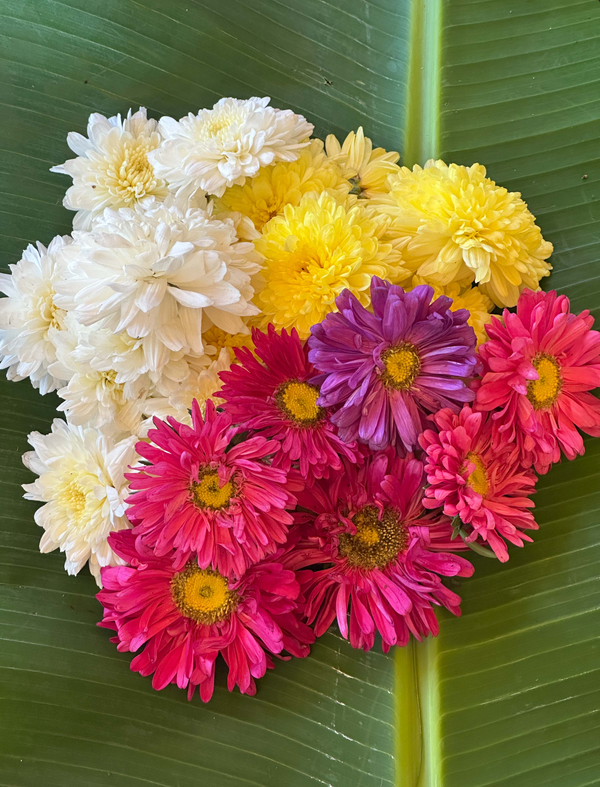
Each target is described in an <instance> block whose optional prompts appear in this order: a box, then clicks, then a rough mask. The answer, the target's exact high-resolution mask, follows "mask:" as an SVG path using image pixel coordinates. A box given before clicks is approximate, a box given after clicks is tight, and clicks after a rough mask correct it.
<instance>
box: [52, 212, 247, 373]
mask: <svg viewBox="0 0 600 787" xmlns="http://www.w3.org/2000/svg"><path fill="white" fill-rule="evenodd" d="M62 259H63V262H64V266H65V270H64V272H63V281H61V282H60V284H58V285H57V291H58V293H59V294H58V295H57V303H58V304H59V305H61V306H62V307H63V308H65V309H68V310H72V311H74V313H75V316H76V318H77V320H78V321H79V322H80V323H82V324H83V325H95V324H97V323H100V325H99V327H102V328H107V329H109V330H111V331H113V332H115V333H120V332H121V331H126V332H127V333H128V334H129V336H131V337H132V338H135V339H141V340H142V347H143V351H144V357H145V360H146V365H147V368H148V371H149V372H151V373H161V372H162V370H163V369H164V367H165V366H166V365H167V364H168V363H169V361H170V360H171V358H172V355H171V354H172V353H179V352H182V353H184V354H185V355H196V356H202V355H203V353H204V348H203V343H202V319H203V315H204V316H205V317H206V318H208V319H209V320H210V321H212V322H213V323H214V324H215V325H217V326H218V327H220V328H222V329H223V330H225V331H227V332H229V333H237V332H239V331H242V330H244V323H243V321H242V319H241V318H242V317H244V316H250V315H254V314H257V313H258V309H257V307H256V306H254V305H253V304H252V303H251V299H252V297H253V295H254V289H253V287H252V283H251V277H252V276H253V275H254V274H256V273H257V272H258V271H259V270H260V263H259V261H258V256H257V255H256V252H255V250H254V246H253V244H252V243H248V242H239V240H238V237H237V234H236V231H235V226H234V224H233V222H232V221H230V220H226V221H220V220H218V219H215V218H212V216H211V214H210V211H205V210H201V209H199V208H192V209H189V210H186V211H184V210H182V208H181V207H180V206H179V204H177V202H176V201H175V200H173V199H172V198H169V199H168V200H166V201H165V202H164V203H157V202H155V201H154V200H150V201H146V202H145V203H143V204H142V203H140V204H138V205H136V206H135V208H134V209H127V208H121V209H120V210H118V211H112V210H108V209H107V210H106V211H105V212H104V214H103V216H102V218H99V219H98V220H97V221H96V222H95V224H94V227H93V229H92V231H91V232H75V233H74V243H73V244H72V245H71V246H70V247H69V248H68V249H65V253H64V255H63V258H62Z"/></svg>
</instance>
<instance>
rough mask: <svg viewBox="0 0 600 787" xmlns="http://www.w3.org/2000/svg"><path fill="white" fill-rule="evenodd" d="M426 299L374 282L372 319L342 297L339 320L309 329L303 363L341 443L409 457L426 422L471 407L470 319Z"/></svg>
mask: <svg viewBox="0 0 600 787" xmlns="http://www.w3.org/2000/svg"><path fill="white" fill-rule="evenodd" d="M433 294H434V293H433V289H432V288H431V287H428V286H420V287H415V289H414V290H412V291H411V292H405V291H404V290H403V289H402V288H401V287H397V286H394V285H390V284H389V282H385V281H382V280H381V279H378V278H376V277H374V278H373V280H372V282H371V300H372V305H373V311H372V312H370V311H367V309H365V308H364V307H363V306H362V305H361V304H360V303H359V301H358V300H357V299H356V298H355V297H354V296H353V295H352V294H351V293H350V292H348V291H345V292H343V293H342V295H340V296H339V298H338V299H337V301H336V304H337V308H338V310H339V311H338V313H334V314H330V315H328V316H327V317H326V318H325V320H323V322H322V323H319V324H318V325H315V326H314V327H313V329H312V335H311V337H310V339H309V341H308V344H309V347H310V352H309V356H308V357H309V359H310V360H311V361H312V363H313V364H314V366H315V368H316V369H317V370H318V372H319V373H320V374H319V375H318V376H317V377H315V379H314V381H313V382H314V384H316V385H319V386H320V397H319V400H318V404H319V405H321V406H323V407H337V408H339V409H337V411H336V412H335V413H334V415H333V416H332V419H331V420H332V422H333V423H334V424H335V425H336V426H337V427H338V430H339V434H340V437H341V438H342V439H343V440H346V441H351V440H356V439H358V440H360V441H361V442H364V443H367V444H368V445H369V447H370V448H371V449H372V450H379V449H382V448H385V447H386V446H388V445H390V444H392V445H396V446H397V447H398V448H399V449H402V448H403V447H404V448H406V449H408V450H411V449H412V448H413V447H415V446H416V445H417V439H418V436H419V434H420V433H421V432H422V431H423V429H424V428H425V424H426V420H425V419H426V416H427V415H429V414H430V413H434V412H437V410H439V409H440V408H442V407H450V408H452V409H453V410H455V411H456V410H458V409H459V407H460V406H461V405H462V403H464V402H470V401H471V400H472V399H473V397H474V392H473V391H472V390H470V389H469V388H468V387H467V385H466V384H465V378H468V377H470V376H471V375H472V373H473V370H474V367H475V364H476V358H475V333H474V332H473V329H472V328H471V327H470V326H469V325H468V322H467V321H468V319H469V313H468V312H467V311H465V310H458V311H452V310H451V308H450V307H451V303H452V302H451V299H450V298H447V297H444V296H442V297H440V298H436V299H435V300H433V302H432V297H433Z"/></svg>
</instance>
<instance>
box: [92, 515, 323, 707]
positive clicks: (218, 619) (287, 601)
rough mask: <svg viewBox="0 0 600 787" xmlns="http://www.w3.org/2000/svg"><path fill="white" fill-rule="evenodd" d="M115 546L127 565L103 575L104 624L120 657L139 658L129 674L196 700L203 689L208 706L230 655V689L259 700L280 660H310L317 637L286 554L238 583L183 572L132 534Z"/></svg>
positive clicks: (191, 568) (117, 538)
mask: <svg viewBox="0 0 600 787" xmlns="http://www.w3.org/2000/svg"><path fill="white" fill-rule="evenodd" d="M110 543H111V546H112V548H113V549H114V551H115V552H116V553H117V554H118V555H119V557H120V558H121V559H122V561H123V562H124V563H126V565H124V566H119V567H118V568H114V569H103V572H102V581H103V585H104V589H103V590H102V591H101V592H100V593H98V600H99V601H100V603H101V604H102V606H103V608H104V616H103V620H102V622H101V623H100V624H99V625H100V626H102V627H104V628H107V629H111V630H113V631H116V636H115V637H114V638H113V642H115V643H117V646H118V649H119V650H120V651H121V652H132V653H137V655H136V656H135V658H134V659H133V661H132V662H131V669H132V670H133V671H134V672H139V673H140V674H141V675H145V676H146V675H152V676H153V678H152V685H153V687H154V688H155V689H157V690H160V689H164V688H165V687H166V686H168V685H169V684H171V683H173V684H175V685H177V686H178V687H179V688H181V689H187V691H188V699H191V698H192V697H193V695H194V693H195V691H196V689H199V693H200V697H201V698H202V700H203V701H204V702H208V700H209V699H210V698H211V697H212V694H213V690H214V679H215V661H216V659H217V657H218V656H219V655H222V656H223V658H224V660H225V662H226V664H227V667H228V680H227V688H228V689H229V691H233V689H234V688H235V687H236V686H238V688H239V689H240V691H241V692H242V694H255V693H256V682H255V679H256V678H261V677H262V676H263V675H264V674H265V672H266V671H267V669H268V668H272V667H273V666H274V665H273V659H272V656H273V655H277V656H279V657H280V658H289V657H290V656H297V657H299V658H302V657H304V656H307V655H308V653H309V650H310V644H311V643H312V642H313V640H314V635H313V633H312V631H311V630H310V628H309V627H308V626H307V625H305V624H303V623H302V622H301V621H300V620H299V615H298V607H299V606H300V605H301V604H302V597H301V591H300V586H299V584H298V582H297V580H296V577H295V574H294V572H293V571H292V570H290V569H288V568H284V567H283V565H282V563H281V562H280V561H281V560H282V559H284V555H285V553H284V550H278V552H277V553H276V554H275V555H273V556H272V557H271V558H269V559H266V560H263V561H262V562H261V563H259V564H257V565H254V566H252V567H251V568H249V569H248V570H247V571H246V572H244V574H243V575H242V576H241V577H240V578H239V579H237V580H236V581H231V580H228V579H227V578H226V577H224V576H223V575H222V574H220V573H219V572H218V571H216V570H215V569H214V568H212V567H207V568H204V569H201V568H199V567H198V564H197V563H196V562H195V561H193V562H190V563H188V564H187V565H185V566H184V567H182V568H181V569H180V570H176V569H175V568H174V567H173V561H172V560H170V559H169V556H168V555H165V556H163V557H157V556H156V555H155V554H154V553H153V552H152V550H150V549H148V548H147V547H144V545H143V544H142V543H141V542H140V541H139V539H136V538H135V536H134V534H133V533H132V532H131V531H127V532H124V533H114V534H112V536H111V538H110ZM286 654H289V655H286Z"/></svg>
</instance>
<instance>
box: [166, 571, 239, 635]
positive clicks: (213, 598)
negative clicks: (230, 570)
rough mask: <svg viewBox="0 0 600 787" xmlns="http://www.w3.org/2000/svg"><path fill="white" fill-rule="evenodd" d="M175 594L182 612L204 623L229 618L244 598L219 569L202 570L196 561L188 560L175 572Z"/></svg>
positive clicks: (208, 623) (217, 621)
mask: <svg viewBox="0 0 600 787" xmlns="http://www.w3.org/2000/svg"><path fill="white" fill-rule="evenodd" d="M171 595H172V596H173V601H174V602H175V604H177V607H178V608H179V611H180V612H181V614H182V615H185V617H186V618H191V619H192V620H195V621H196V623H202V624H203V625H204V626H211V625H212V624H213V623H220V622H221V621H223V620H225V619H226V618H228V617H229V616H230V615H231V613H232V612H233V611H234V610H235V608H236V607H237V605H238V603H239V600H240V598H239V596H238V594H237V593H236V592H235V590H229V585H228V583H227V580H226V579H225V577H223V576H221V574H219V572H218V571H213V570H212V569H210V568H205V569H202V568H200V567H199V566H198V565H197V564H196V563H188V564H187V566H186V567H185V568H184V569H183V571H180V572H179V573H177V574H175V575H174V577H173V579H172V580H171Z"/></svg>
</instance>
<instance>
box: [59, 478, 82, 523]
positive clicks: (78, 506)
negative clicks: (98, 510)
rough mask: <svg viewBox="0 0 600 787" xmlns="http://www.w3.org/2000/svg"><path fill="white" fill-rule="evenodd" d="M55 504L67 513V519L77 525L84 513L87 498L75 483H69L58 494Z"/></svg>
mask: <svg viewBox="0 0 600 787" xmlns="http://www.w3.org/2000/svg"><path fill="white" fill-rule="evenodd" d="M57 502H58V503H59V505H60V506H61V507H62V508H64V509H65V510H66V511H67V514H68V516H69V518H70V519H71V520H73V521H74V522H75V523H78V522H79V521H80V520H81V518H82V515H83V513H84V511H85V506H86V502H87V497H86V494H85V491H84V489H83V488H82V487H81V485H80V484H79V483H78V482H77V481H70V482H69V483H68V484H65V486H64V487H63V488H62V489H61V490H60V492H59V493H58V495H57Z"/></svg>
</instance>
